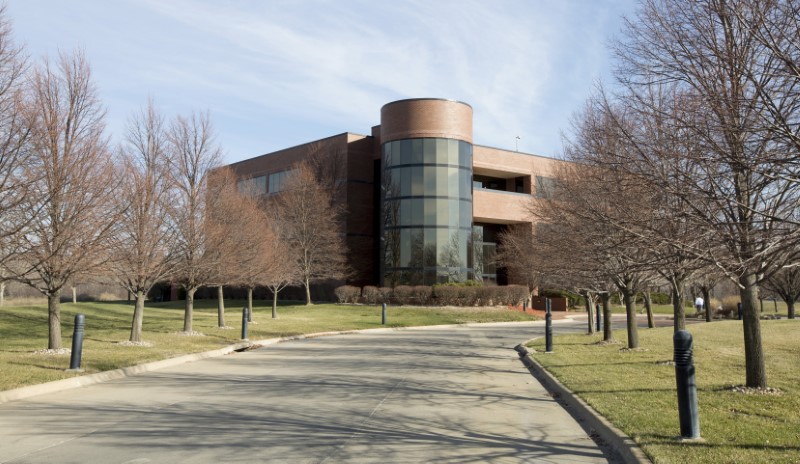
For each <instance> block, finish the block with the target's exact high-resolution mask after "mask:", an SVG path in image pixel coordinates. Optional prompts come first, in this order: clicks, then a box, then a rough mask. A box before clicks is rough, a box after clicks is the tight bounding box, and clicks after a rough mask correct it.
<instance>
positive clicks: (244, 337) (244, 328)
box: [242, 306, 247, 341]
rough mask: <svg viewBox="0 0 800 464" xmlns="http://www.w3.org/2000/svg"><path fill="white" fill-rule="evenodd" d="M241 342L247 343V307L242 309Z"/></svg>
mask: <svg viewBox="0 0 800 464" xmlns="http://www.w3.org/2000/svg"><path fill="white" fill-rule="evenodd" d="M242 340H244V341H247V306H245V307H244V308H242Z"/></svg>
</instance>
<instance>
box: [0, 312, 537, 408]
mask: <svg viewBox="0 0 800 464" xmlns="http://www.w3.org/2000/svg"><path fill="white" fill-rule="evenodd" d="M543 323H544V321H523V322H516V321H509V322H486V323H468V324H447V325H428V326H419V327H380V328H375V329H361V330H342V331H337V332H317V333H310V334H303V335H293V336H290V337H279V338H268V339H264V340H251V341H247V342H240V343H234V344H232V345H228V346H225V347H223V348H218V349H216V350H210V351H203V352H200V353H192V354H186V355H182V356H178V357H175V358H168V359H162V360H159V361H153V362H149V363H145V364H139V365H136V366H129V367H123V368H120V369H114V370H111V371H103V372H97V373H95V374H87V375H80V376H76V377H71V378H68V379H61V380H54V381H52V382H47V383H41V384H38V385H29V386H26V387H20V388H15V389H13V390H6V391H0V404H3V403H8V402H11V401H17V400H23V399H26V398H31V397H34V396H39V395H45V394H48V393H56V392H60V391H65V390H72V389H75V388H80V387H88V386H89V385H95V384H99V383H103V382H108V381H110V380H117V379H122V378H125V377H130V376H133V375H138V374H144V373H147V372H152V371H156V370H159V369H164V368H167V367H173V366H177V365H180V364H185V363H189V362H194V361H199V360H201V359H207V358H216V357H219V356H225V355H227V354H231V353H233V352H235V351H240V350H245V349H248V348H251V347H253V346H256V345H259V346H269V345H275V344H278V343H283V342H289V341H295V340H304V339H310V338H318V337H330V336H334V335H353V334H362V333H387V332H395V331H400V330H436V329H448V328H455V327H470V326H478V325H502V324H520V325H537V324H543Z"/></svg>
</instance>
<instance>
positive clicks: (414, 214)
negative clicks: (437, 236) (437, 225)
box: [408, 198, 425, 226]
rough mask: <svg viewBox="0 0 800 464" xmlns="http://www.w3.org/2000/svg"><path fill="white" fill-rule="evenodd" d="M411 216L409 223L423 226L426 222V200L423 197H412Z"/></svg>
mask: <svg viewBox="0 0 800 464" xmlns="http://www.w3.org/2000/svg"><path fill="white" fill-rule="evenodd" d="M410 201H411V218H410V220H409V223H408V225H415V226H421V225H423V224H424V223H425V200H424V199H422V198H412V199H411V200H410Z"/></svg>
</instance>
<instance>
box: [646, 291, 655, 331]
mask: <svg viewBox="0 0 800 464" xmlns="http://www.w3.org/2000/svg"><path fill="white" fill-rule="evenodd" d="M644 309H645V311H647V328H649V329H654V328H655V327H656V321H655V318H654V317H653V300H652V299H651V298H650V290H647V291H645V292H644Z"/></svg>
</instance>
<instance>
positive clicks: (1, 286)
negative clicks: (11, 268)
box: [0, 281, 6, 306]
mask: <svg viewBox="0 0 800 464" xmlns="http://www.w3.org/2000/svg"><path fill="white" fill-rule="evenodd" d="M5 304H6V282H5V281H2V282H0V306H5Z"/></svg>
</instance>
